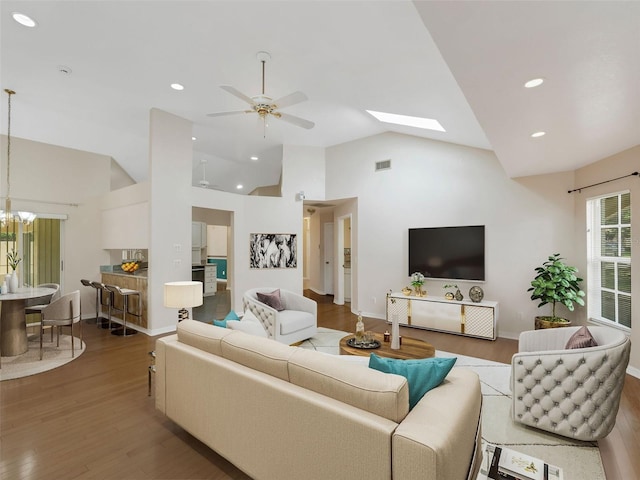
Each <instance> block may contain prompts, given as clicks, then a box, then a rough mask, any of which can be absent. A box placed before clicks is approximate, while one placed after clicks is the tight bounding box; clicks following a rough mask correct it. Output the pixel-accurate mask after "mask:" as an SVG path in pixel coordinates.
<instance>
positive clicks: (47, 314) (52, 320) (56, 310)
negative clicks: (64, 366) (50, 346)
mask: <svg viewBox="0 0 640 480" xmlns="http://www.w3.org/2000/svg"><path fill="white" fill-rule="evenodd" d="M75 323H80V346H81V347H82V323H81V322H80V290H76V291H75V292H71V293H67V294H66V295H63V296H61V297H60V298H58V299H57V300H55V301H53V302H51V303H50V304H49V305H46V306H45V307H44V308H43V309H42V319H41V322H40V360H42V337H43V336H44V328H45V327H47V326H51V327H56V334H57V346H58V347H59V346H60V327H62V326H70V327H71V357H72V358H73V357H74V356H75V347H74V343H75V337H74V336H73V325H74V324H75Z"/></svg>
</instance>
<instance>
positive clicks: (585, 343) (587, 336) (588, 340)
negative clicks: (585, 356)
mask: <svg viewBox="0 0 640 480" xmlns="http://www.w3.org/2000/svg"><path fill="white" fill-rule="evenodd" d="M597 346H598V342H596V341H595V339H594V338H593V335H591V332H590V331H589V329H588V328H587V327H580V329H578V330H576V332H575V333H574V334H573V335H571V337H570V338H569V341H568V342H567V345H566V346H565V347H564V348H565V349H566V350H572V349H574V348H587V347H597Z"/></svg>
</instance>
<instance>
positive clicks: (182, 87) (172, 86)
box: [171, 83, 184, 90]
mask: <svg viewBox="0 0 640 480" xmlns="http://www.w3.org/2000/svg"><path fill="white" fill-rule="evenodd" d="M171 88H173V89H174V90H184V86H182V85H180V84H179V83H172V84H171Z"/></svg>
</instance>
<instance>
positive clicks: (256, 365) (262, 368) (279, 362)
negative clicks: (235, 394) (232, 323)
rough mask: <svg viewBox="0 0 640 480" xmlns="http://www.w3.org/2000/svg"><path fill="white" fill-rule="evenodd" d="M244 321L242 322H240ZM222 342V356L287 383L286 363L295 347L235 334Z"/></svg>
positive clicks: (267, 339)
mask: <svg viewBox="0 0 640 480" xmlns="http://www.w3.org/2000/svg"><path fill="white" fill-rule="evenodd" d="M242 321H244V320H242ZM235 333H236V334H235V335H233V336H229V337H225V338H228V339H229V340H230V341H229V342H225V341H223V342H222V356H223V357H224V358H227V359H229V360H232V361H234V362H236V363H240V364H241V365H244V366H246V367H249V368H253V369H254V370H257V371H259V372H263V373H266V374H269V375H272V376H274V377H277V378H280V379H282V380H286V381H289V370H288V366H287V364H288V361H289V357H291V355H292V354H293V352H294V351H295V347H290V346H289V345H284V344H283V343H279V342H276V341H275V340H271V339H269V338H261V337H257V336H255V335H248V334H246V333H244V332H235Z"/></svg>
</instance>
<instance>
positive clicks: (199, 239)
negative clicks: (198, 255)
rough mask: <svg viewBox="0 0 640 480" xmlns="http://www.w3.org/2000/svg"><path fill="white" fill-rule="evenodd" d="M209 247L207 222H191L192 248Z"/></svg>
mask: <svg viewBox="0 0 640 480" xmlns="http://www.w3.org/2000/svg"><path fill="white" fill-rule="evenodd" d="M206 247H207V224H206V223H203V222H191V248H192V249H193V248H206Z"/></svg>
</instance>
